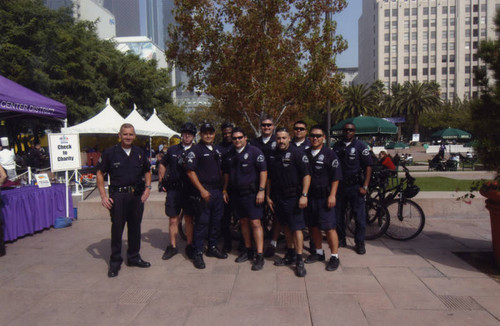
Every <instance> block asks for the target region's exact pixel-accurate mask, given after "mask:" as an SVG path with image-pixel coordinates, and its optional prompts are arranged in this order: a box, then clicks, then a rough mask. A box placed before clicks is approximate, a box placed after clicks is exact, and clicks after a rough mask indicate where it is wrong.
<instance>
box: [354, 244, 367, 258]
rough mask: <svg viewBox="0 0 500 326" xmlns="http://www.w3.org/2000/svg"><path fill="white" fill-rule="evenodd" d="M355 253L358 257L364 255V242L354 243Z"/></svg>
mask: <svg viewBox="0 0 500 326" xmlns="http://www.w3.org/2000/svg"><path fill="white" fill-rule="evenodd" d="M356 253H357V254H358V255H364V254H366V249H365V243H364V242H359V243H356Z"/></svg>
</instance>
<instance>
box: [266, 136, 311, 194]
mask: <svg viewBox="0 0 500 326" xmlns="http://www.w3.org/2000/svg"><path fill="white" fill-rule="evenodd" d="M268 169H269V179H270V180H271V191H272V192H273V193H274V192H275V191H276V190H278V189H279V188H291V187H298V186H302V179H303V178H304V176H306V175H310V174H311V173H310V171H309V159H308V158H307V155H305V154H304V153H301V152H300V150H299V149H297V148H295V147H292V146H289V147H288V149H287V150H285V151H282V150H279V149H276V150H274V151H273V152H271V154H270V155H269V160H268Z"/></svg>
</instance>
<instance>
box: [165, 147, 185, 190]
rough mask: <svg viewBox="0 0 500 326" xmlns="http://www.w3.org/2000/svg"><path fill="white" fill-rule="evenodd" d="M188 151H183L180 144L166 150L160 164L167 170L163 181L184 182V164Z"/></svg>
mask: <svg viewBox="0 0 500 326" xmlns="http://www.w3.org/2000/svg"><path fill="white" fill-rule="evenodd" d="M187 152H188V150H185V149H184V146H182V143H180V144H177V145H175V146H171V147H169V148H168V150H167V154H165V155H164V156H163V157H162V159H161V161H160V163H161V164H162V165H163V166H164V167H165V168H166V169H167V172H166V174H165V179H166V180H168V181H173V182H175V181H181V180H183V181H186V180H187V179H186V171H185V169H184V164H185V161H186V155H187Z"/></svg>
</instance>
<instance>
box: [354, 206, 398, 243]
mask: <svg viewBox="0 0 500 326" xmlns="http://www.w3.org/2000/svg"><path fill="white" fill-rule="evenodd" d="M365 207H366V232H365V239H366V240H375V239H377V238H380V237H381V236H383V235H384V234H385V232H386V231H387V229H388V228H389V225H390V214H389V212H388V211H387V209H386V208H385V207H384V206H382V205H380V204H379V202H378V200H376V199H369V200H367V201H366V204H365ZM346 215H347V217H348V220H347V223H346V225H347V229H348V230H349V232H351V234H352V235H355V230H356V217H355V216H354V214H352V210H351V209H350V207H349V208H348V209H347V211H346Z"/></svg>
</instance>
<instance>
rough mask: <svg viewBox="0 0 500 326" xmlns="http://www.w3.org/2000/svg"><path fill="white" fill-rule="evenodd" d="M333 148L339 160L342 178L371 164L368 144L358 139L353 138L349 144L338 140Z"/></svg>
mask: <svg viewBox="0 0 500 326" xmlns="http://www.w3.org/2000/svg"><path fill="white" fill-rule="evenodd" d="M333 150H334V151H335V153H336V154H337V156H338V158H339V160H340V165H341V166H342V173H343V175H344V179H346V178H347V177H348V176H352V175H355V174H357V173H359V172H360V171H364V170H365V169H366V167H367V166H371V165H372V158H371V156H370V150H369V149H368V145H366V144H365V143H364V142H362V141H360V140H358V139H353V140H352V142H351V143H350V144H349V146H346V145H345V143H344V141H343V140H341V141H338V142H336V143H335V144H334V145H333Z"/></svg>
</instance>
